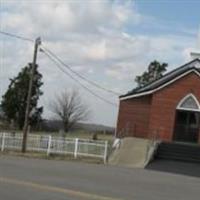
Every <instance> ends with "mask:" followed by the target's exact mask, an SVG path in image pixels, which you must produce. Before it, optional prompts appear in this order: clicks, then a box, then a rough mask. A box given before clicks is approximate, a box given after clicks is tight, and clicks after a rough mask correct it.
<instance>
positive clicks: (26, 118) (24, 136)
mask: <svg viewBox="0 0 200 200" xmlns="http://www.w3.org/2000/svg"><path fill="white" fill-rule="evenodd" d="M40 44H41V39H40V37H38V38H37V39H36V40H35V45H34V54H33V63H32V64H31V73H30V80H29V88H28V96H27V103H26V112H25V120H24V128H23V140H22V152H23V153H25V152H26V142H27V134H28V126H29V115H30V104H31V95H32V87H33V80H34V75H35V70H36V66H37V65H36V60H37V53H38V47H39V45H40Z"/></svg>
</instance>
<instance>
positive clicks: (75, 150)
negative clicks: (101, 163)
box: [74, 138, 78, 158]
mask: <svg viewBox="0 0 200 200" xmlns="http://www.w3.org/2000/svg"><path fill="white" fill-rule="evenodd" d="M77 156H78V138H76V139H75V147H74V158H77Z"/></svg>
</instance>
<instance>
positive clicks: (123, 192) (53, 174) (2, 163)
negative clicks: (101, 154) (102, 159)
mask: <svg viewBox="0 0 200 200" xmlns="http://www.w3.org/2000/svg"><path fill="white" fill-rule="evenodd" d="M199 198H200V178H195V177H190V176H185V175H175V174H170V173H164V172H157V171H152V170H143V169H127V168H120V167H110V166H103V165H93V164H84V163H78V162H66V161H53V160H39V159H28V158H22V157H11V156H0V199H2V200H13V199H15V200H27V199H30V200H31V199H34V200H35V199H37V200H119V199H124V200H179V199H180V200H199Z"/></svg>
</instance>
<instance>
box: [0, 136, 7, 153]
mask: <svg viewBox="0 0 200 200" xmlns="http://www.w3.org/2000/svg"><path fill="white" fill-rule="evenodd" d="M5 137H6V134H5V133H3V134H2V139H1V151H4V148H5Z"/></svg>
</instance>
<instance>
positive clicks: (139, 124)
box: [117, 95, 152, 137]
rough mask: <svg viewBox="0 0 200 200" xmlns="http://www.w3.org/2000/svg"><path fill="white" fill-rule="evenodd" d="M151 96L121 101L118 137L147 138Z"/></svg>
mask: <svg viewBox="0 0 200 200" xmlns="http://www.w3.org/2000/svg"><path fill="white" fill-rule="evenodd" d="M151 98H152V97H151V95H149V96H145V97H139V98H134V99H129V100H123V101H120V107H119V115H118V123H117V136H118V137H124V136H136V137H147V135H148V130H149V119H150V108H151Z"/></svg>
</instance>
